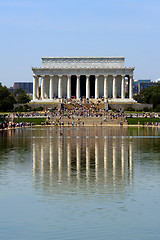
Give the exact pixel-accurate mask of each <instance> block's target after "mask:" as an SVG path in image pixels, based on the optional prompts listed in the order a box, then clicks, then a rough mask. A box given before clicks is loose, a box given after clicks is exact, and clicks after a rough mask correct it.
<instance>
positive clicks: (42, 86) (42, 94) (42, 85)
mask: <svg viewBox="0 0 160 240" xmlns="http://www.w3.org/2000/svg"><path fill="white" fill-rule="evenodd" d="M44 77H45V76H41V99H42V100H43V99H44Z"/></svg>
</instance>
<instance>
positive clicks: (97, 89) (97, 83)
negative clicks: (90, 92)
mask: <svg viewBox="0 0 160 240" xmlns="http://www.w3.org/2000/svg"><path fill="white" fill-rule="evenodd" d="M97 98H99V81H98V76H95V99H97Z"/></svg>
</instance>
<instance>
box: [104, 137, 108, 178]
mask: <svg viewBox="0 0 160 240" xmlns="http://www.w3.org/2000/svg"><path fill="white" fill-rule="evenodd" d="M107 162H108V145H107V138H104V178H105V180H106V177H107Z"/></svg>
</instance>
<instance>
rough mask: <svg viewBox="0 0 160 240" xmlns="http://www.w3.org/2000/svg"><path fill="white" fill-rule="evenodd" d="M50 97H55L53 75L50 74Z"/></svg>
mask: <svg viewBox="0 0 160 240" xmlns="http://www.w3.org/2000/svg"><path fill="white" fill-rule="evenodd" d="M49 98H50V99H51V100H52V99H53V76H50V84H49Z"/></svg>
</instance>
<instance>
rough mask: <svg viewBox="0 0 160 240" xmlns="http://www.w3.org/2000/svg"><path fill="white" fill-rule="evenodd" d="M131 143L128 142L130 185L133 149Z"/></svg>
mask: <svg viewBox="0 0 160 240" xmlns="http://www.w3.org/2000/svg"><path fill="white" fill-rule="evenodd" d="M132 147H133V146H132V142H129V178H130V183H131V184H132V177H133V176H132V175H133V149H132Z"/></svg>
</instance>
